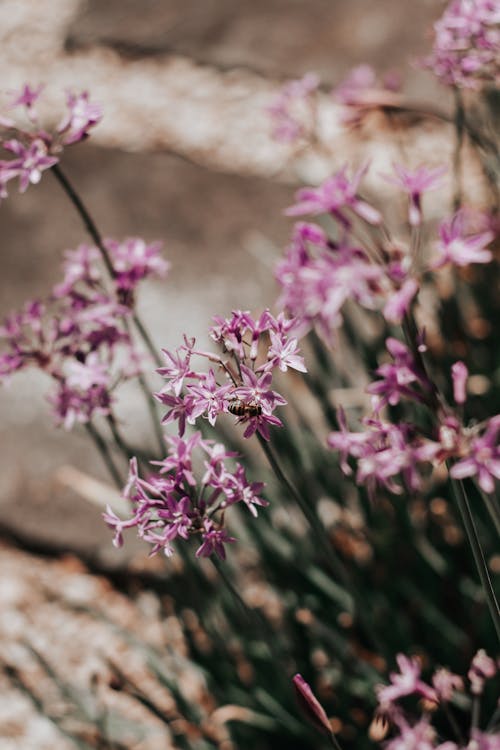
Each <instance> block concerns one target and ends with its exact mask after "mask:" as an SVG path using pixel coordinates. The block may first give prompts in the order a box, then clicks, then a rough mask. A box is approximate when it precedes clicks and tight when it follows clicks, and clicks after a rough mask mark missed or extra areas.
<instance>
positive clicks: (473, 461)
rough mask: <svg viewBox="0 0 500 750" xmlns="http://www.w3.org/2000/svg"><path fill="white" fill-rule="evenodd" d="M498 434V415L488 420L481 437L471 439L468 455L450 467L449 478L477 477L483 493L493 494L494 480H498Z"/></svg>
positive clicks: (499, 450)
mask: <svg viewBox="0 0 500 750" xmlns="http://www.w3.org/2000/svg"><path fill="white" fill-rule="evenodd" d="M499 434H500V415H498V416H496V417H493V418H492V419H490V420H489V422H488V424H487V428H486V431H485V432H484V434H483V435H481V436H480V437H474V438H472V439H471V441H470V445H469V451H468V455H467V456H466V457H465V458H462V460H461V461H458V462H457V463H456V464H454V465H453V466H452V467H451V469H450V476H452V477H453V478H454V479H464V478H465V477H472V476H477V481H478V484H479V486H480V487H481V489H482V490H484V492H487V493H492V492H494V491H495V479H500V445H499V442H498V436H499Z"/></svg>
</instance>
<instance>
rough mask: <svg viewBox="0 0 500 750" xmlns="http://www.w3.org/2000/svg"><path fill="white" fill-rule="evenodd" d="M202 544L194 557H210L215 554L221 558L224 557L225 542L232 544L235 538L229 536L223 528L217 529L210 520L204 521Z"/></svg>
mask: <svg viewBox="0 0 500 750" xmlns="http://www.w3.org/2000/svg"><path fill="white" fill-rule="evenodd" d="M202 539H203V544H202V545H201V546H200V547H198V549H197V550H196V557H210V555H213V554H216V555H217V557H220V559H221V560H225V559H226V550H225V548H224V545H225V544H232V543H233V542H235V541H236V539H235V538H234V537H232V536H229V534H228V533H227V531H226V530H225V529H218V528H216V526H214V524H213V523H212V521H208V520H207V521H205V523H204V526H203V531H202Z"/></svg>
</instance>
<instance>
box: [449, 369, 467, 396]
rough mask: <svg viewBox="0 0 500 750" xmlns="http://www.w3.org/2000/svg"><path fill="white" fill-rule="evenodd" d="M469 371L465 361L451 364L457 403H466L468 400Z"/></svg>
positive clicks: (454, 394)
mask: <svg viewBox="0 0 500 750" xmlns="http://www.w3.org/2000/svg"><path fill="white" fill-rule="evenodd" d="M468 377H469V371H468V369H467V367H466V365H465V364H464V363H463V362H455V363H454V364H453V365H452V366H451V378H452V381H453V398H454V399H455V403H456V404H465V402H466V400H467V379H468Z"/></svg>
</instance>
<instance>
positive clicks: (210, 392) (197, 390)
mask: <svg viewBox="0 0 500 750" xmlns="http://www.w3.org/2000/svg"><path fill="white" fill-rule="evenodd" d="M188 389H189V396H190V398H191V406H190V411H191V414H190V419H189V421H191V419H192V420H193V421H192V422H191V423H192V424H194V420H195V419H196V418H197V417H199V416H200V415H201V414H205V413H206V415H207V418H208V421H209V422H210V424H211V425H212V427H213V425H214V424H215V421H216V419H217V417H218V415H219V414H221V412H223V411H225V407H226V402H227V395H228V392H229V391H231V390H232V389H233V386H232V385H231V384H230V383H226V384H225V385H222V386H220V385H218V383H217V381H216V380H215V375H214V372H213V370H212V369H210V370H209V372H208V374H207V375H202V376H200V379H199V381H198V384H197V385H189V386H188Z"/></svg>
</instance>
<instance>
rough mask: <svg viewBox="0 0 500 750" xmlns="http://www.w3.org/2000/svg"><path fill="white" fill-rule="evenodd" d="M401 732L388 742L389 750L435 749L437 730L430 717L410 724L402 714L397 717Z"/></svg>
mask: <svg viewBox="0 0 500 750" xmlns="http://www.w3.org/2000/svg"><path fill="white" fill-rule="evenodd" d="M395 721H396V724H397V727H398V729H399V732H400V734H399V735H398V736H397V737H394V739H392V740H390V741H389V742H388V743H387V744H386V746H385V747H386V748H387V750H435V747H436V746H435V744H434V741H435V738H436V730H435V729H434V727H432V726H431V723H430V719H429V717H426V718H424V719H421V720H420V721H418V722H417V723H416V724H413V726H412V725H410V724H409V723H408V722H407V721H406V719H405V718H404V717H402V716H398V717H396V719H395Z"/></svg>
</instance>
